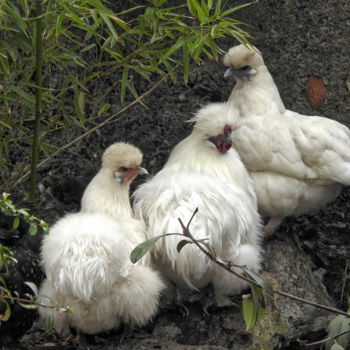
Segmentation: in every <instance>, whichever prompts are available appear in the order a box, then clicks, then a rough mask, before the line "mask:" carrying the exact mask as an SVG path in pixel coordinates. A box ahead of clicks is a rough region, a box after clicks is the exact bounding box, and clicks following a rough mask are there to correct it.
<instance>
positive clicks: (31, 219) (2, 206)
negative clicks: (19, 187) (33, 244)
mask: <svg viewBox="0 0 350 350" xmlns="http://www.w3.org/2000/svg"><path fill="white" fill-rule="evenodd" d="M9 196H10V195H9V194H8V193H6V192H4V193H3V194H2V198H0V210H1V212H2V213H3V214H5V215H7V216H12V217H13V218H14V219H13V224H12V228H14V229H16V228H18V226H19V224H20V220H24V221H25V222H26V223H27V224H28V231H29V233H30V234H31V235H36V234H37V232H38V228H39V227H40V228H42V230H43V231H44V232H45V233H48V232H49V225H48V223H46V222H45V221H44V220H41V219H39V218H37V217H36V216H34V215H32V214H30V212H29V210H28V209H24V208H21V209H17V208H16V206H15V205H14V204H13V203H12V201H11V199H10V198H9Z"/></svg>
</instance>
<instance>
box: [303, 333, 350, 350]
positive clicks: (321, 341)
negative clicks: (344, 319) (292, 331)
mask: <svg viewBox="0 0 350 350" xmlns="http://www.w3.org/2000/svg"><path fill="white" fill-rule="evenodd" d="M346 333H350V329H347V330H346V331H343V332H341V333H339V334H336V335H333V336H332V337H329V338H326V339H322V340H319V341H316V342H314V343H305V342H304V341H303V340H300V339H298V342H299V344H301V345H303V346H314V345H321V344H324V343H326V342H327V341H330V340H332V339H335V338H338V337H340V336H342V335H344V334H346Z"/></svg>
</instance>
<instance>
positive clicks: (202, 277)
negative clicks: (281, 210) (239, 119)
mask: <svg viewBox="0 0 350 350" xmlns="http://www.w3.org/2000/svg"><path fill="white" fill-rule="evenodd" d="M232 119H233V117H232V111H231V110H230V109H228V108H227V105H226V104H224V103H215V104H210V105H208V106H206V107H204V108H202V109H201V110H200V111H199V112H198V113H197V114H196V115H195V117H194V118H193V119H192V122H194V128H193V131H192V133H191V134H190V135H189V136H188V137H187V138H185V139H184V140H182V141H181V142H180V143H179V144H178V145H177V146H176V147H175V148H174V149H173V150H172V152H171V154H170V157H169V159H168V161H167V163H166V164H165V166H164V168H163V169H162V170H161V171H160V172H159V173H157V174H156V175H155V177H154V178H152V179H151V180H150V181H148V182H146V183H144V184H143V185H141V186H140V187H139V188H138V189H137V190H136V191H135V192H134V195H133V196H134V199H135V202H134V212H135V215H136V216H138V217H140V218H143V219H144V221H145V222H146V225H147V231H146V236H147V238H148V239H150V238H152V237H155V236H157V235H160V234H165V233H175V232H176V233H182V229H181V226H180V224H179V221H178V218H181V219H182V221H183V222H184V223H185V224H186V223H187V222H188V221H189V219H190V218H191V216H192V214H193V213H194V211H195V209H196V208H198V213H197V215H196V216H195V217H194V218H193V220H192V222H191V225H190V228H189V229H190V232H191V233H192V235H193V236H194V237H195V238H196V239H206V240H207V242H208V243H209V244H210V245H211V246H212V247H213V248H214V249H215V251H216V253H217V255H218V256H220V257H221V258H222V259H226V260H230V261H232V262H234V263H236V264H239V265H244V266H246V267H247V268H248V269H251V270H252V271H255V272H257V271H259V269H260V264H261V260H262V254H261V247H260V237H261V234H260V233H261V231H260V229H261V227H260V217H259V215H258V213H257V203H256V195H255V192H254V187H253V182H252V180H251V178H250V177H249V175H248V173H247V171H246V169H245V167H244V165H243V163H242V162H241V160H240V158H239V156H238V154H237V153H236V151H235V150H234V149H232V148H231V145H232V141H231V136H230V135H231V131H232V127H233V124H232V122H231V120H232ZM181 239H183V238H182V237H179V236H167V237H166V238H163V239H161V240H159V241H158V242H157V243H156V244H155V246H154V247H153V251H152V255H153V257H154V259H155V261H156V264H157V266H158V267H159V268H160V269H161V270H162V272H163V273H164V274H165V275H166V276H167V277H168V278H169V279H170V280H171V281H173V282H174V283H175V284H177V285H178V286H179V287H180V288H186V289H188V288H190V289H201V288H203V287H205V286H206V285H208V284H209V283H212V286H213V287H214V290H215V296H216V303H217V305H219V306H224V305H227V304H229V300H228V298H227V296H228V295H233V294H238V293H240V292H241V291H242V290H243V289H244V288H245V287H246V286H247V284H246V283H245V282H244V281H242V280H241V279H239V278H237V277H235V276H233V275H232V274H230V273H229V272H227V271H226V270H224V269H222V268H221V267H219V266H217V265H216V264H215V263H213V262H212V261H210V260H209V259H208V258H207V257H206V256H205V255H204V254H203V253H202V252H200V251H199V249H198V248H197V247H195V246H194V245H193V244H188V245H186V246H184V247H183V249H182V250H181V252H180V253H178V252H177V249H176V248H177V244H178V242H179V241H180V240H181Z"/></svg>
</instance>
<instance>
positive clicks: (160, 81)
mask: <svg viewBox="0 0 350 350" xmlns="http://www.w3.org/2000/svg"><path fill="white" fill-rule="evenodd" d="M168 77H169V73H167V74H166V75H164V77H162V78H161V79H160V80H158V81H157V82H156V83H155V84H154V85H153V86H152V87H151V88H150V89H149V90H147V91H146V92H144V93H143V94H142V95H141V96H139V97H138V98H137V99H135V100H134V101H133V102H131V103H129V104H128V105H127V106H125V107H124V108H122V109H121V110H119V111H118V112H117V113H115V114H113V115H112V116H110V117H108V118H107V119H106V120H104V121H103V122H102V123H100V124H98V125H96V126H94V127H93V128H92V129H90V130H88V131H86V132H85V133H84V134H82V135H80V136H78V137H77V138H75V139H74V140H72V141H71V142H69V143H67V144H65V145H64V146H62V147H61V148H59V149H58V150H56V151H55V152H53V153H52V154H51V155H50V156H49V157H47V158H45V159H44V160H42V161H41V162H40V163H39V164H38V165H37V168H39V167H41V166H43V165H44V164H46V163H47V162H48V161H49V160H51V159H52V158H54V157H56V156H57V155H59V154H60V153H61V152H62V151H64V150H65V149H67V148H69V147H71V146H72V145H74V144H75V143H77V142H78V141H81V140H82V139H84V138H85V137H86V136H88V135H90V134H92V133H93V132H94V131H96V130H97V129H100V128H102V127H103V126H105V125H107V124H109V123H111V122H114V121H115V120H114V119H115V117H117V116H118V115H120V114H122V113H124V112H125V111H127V110H128V109H129V108H131V107H133V106H134V105H135V104H137V103H139V102H140V101H141V100H142V99H143V98H145V97H146V96H148V95H149V94H150V93H151V92H153V91H154V90H155V89H156V88H157V87H159V85H161V84H162V83H163V82H164V81H165V80H166V79H167V78H168ZM30 174H31V171H28V172H27V173H25V174H24V175H23V176H22V177H20V178H19V179H18V180H17V181H16V182H15V183H14V184H13V185H11V187H16V186H18V185H20V184H22V183H23V182H24V181H25V180H26V179H27V178H28V176H29V175H30Z"/></svg>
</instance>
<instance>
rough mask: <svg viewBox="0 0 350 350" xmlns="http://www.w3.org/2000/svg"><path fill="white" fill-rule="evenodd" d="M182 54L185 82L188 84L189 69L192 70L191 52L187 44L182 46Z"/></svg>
mask: <svg viewBox="0 0 350 350" xmlns="http://www.w3.org/2000/svg"><path fill="white" fill-rule="evenodd" d="M182 55H183V67H184V82H185V84H186V85H187V83H188V76H189V71H190V54H189V50H188V46H187V44H186V45H183V46H182Z"/></svg>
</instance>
